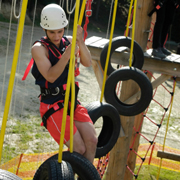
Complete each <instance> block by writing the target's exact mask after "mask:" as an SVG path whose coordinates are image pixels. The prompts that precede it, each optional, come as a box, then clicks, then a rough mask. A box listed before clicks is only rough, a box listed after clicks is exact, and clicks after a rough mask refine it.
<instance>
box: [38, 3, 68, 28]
mask: <svg viewBox="0 0 180 180" xmlns="http://www.w3.org/2000/svg"><path fill="white" fill-rule="evenodd" d="M40 25H41V27H42V28H44V29H47V30H56V29H62V28H64V27H66V26H67V25H68V20H67V19H66V14H65V12H64V10H63V9H62V8H61V7H60V6H59V5H57V4H49V5H47V6H45V7H44V8H43V10H42V12H41V22H40Z"/></svg>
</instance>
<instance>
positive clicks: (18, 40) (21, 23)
mask: <svg viewBox="0 0 180 180" xmlns="http://www.w3.org/2000/svg"><path fill="white" fill-rule="evenodd" d="M26 8H27V0H23V3H22V8H21V13H22V14H21V16H20V21H19V26H18V33H17V37H16V45H15V49H14V57H13V63H12V68H11V75H10V79H9V86H8V91H7V96H6V103H5V107H4V115H3V121H2V126H1V133H0V161H1V155H2V148H3V142H4V135H5V129H6V123H7V118H8V113H9V107H10V102H11V96H12V90H13V85H14V78H15V73H16V66H17V61H18V53H19V49H20V43H21V38H22V32H23V26H24V21H25V15H26Z"/></svg>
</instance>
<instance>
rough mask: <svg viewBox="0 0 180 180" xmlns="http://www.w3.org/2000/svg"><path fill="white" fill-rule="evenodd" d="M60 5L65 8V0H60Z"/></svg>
mask: <svg viewBox="0 0 180 180" xmlns="http://www.w3.org/2000/svg"><path fill="white" fill-rule="evenodd" d="M59 5H60V6H61V7H62V8H63V7H64V0H60V1H59Z"/></svg>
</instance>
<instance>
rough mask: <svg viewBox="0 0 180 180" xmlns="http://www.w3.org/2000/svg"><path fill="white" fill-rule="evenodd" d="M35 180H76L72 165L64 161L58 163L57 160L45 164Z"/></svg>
mask: <svg viewBox="0 0 180 180" xmlns="http://www.w3.org/2000/svg"><path fill="white" fill-rule="evenodd" d="M33 179H36V180H37V179H38V180H74V174H73V170H72V167H71V165H70V164H69V163H68V162H65V161H62V163H58V161H57V160H56V159H51V160H49V161H47V162H46V163H44V165H43V166H42V167H41V168H40V169H39V171H38V174H37V173H36V174H35V176H34V178H33Z"/></svg>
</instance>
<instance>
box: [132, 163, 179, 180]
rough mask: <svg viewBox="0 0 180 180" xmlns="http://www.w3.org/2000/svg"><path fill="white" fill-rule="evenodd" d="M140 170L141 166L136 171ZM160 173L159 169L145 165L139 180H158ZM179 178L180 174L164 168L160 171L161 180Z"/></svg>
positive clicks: (177, 179) (175, 179)
mask: <svg viewBox="0 0 180 180" xmlns="http://www.w3.org/2000/svg"><path fill="white" fill-rule="evenodd" d="M138 168H139V166H137V167H136V169H135V171H137V169H138ZM158 172H159V167H155V166H152V165H150V166H148V165H144V166H142V168H141V170H140V173H139V175H138V180H156V179H157V175H158ZM179 177H180V172H175V171H170V170H166V169H162V168H161V170H160V175H159V180H179Z"/></svg>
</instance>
